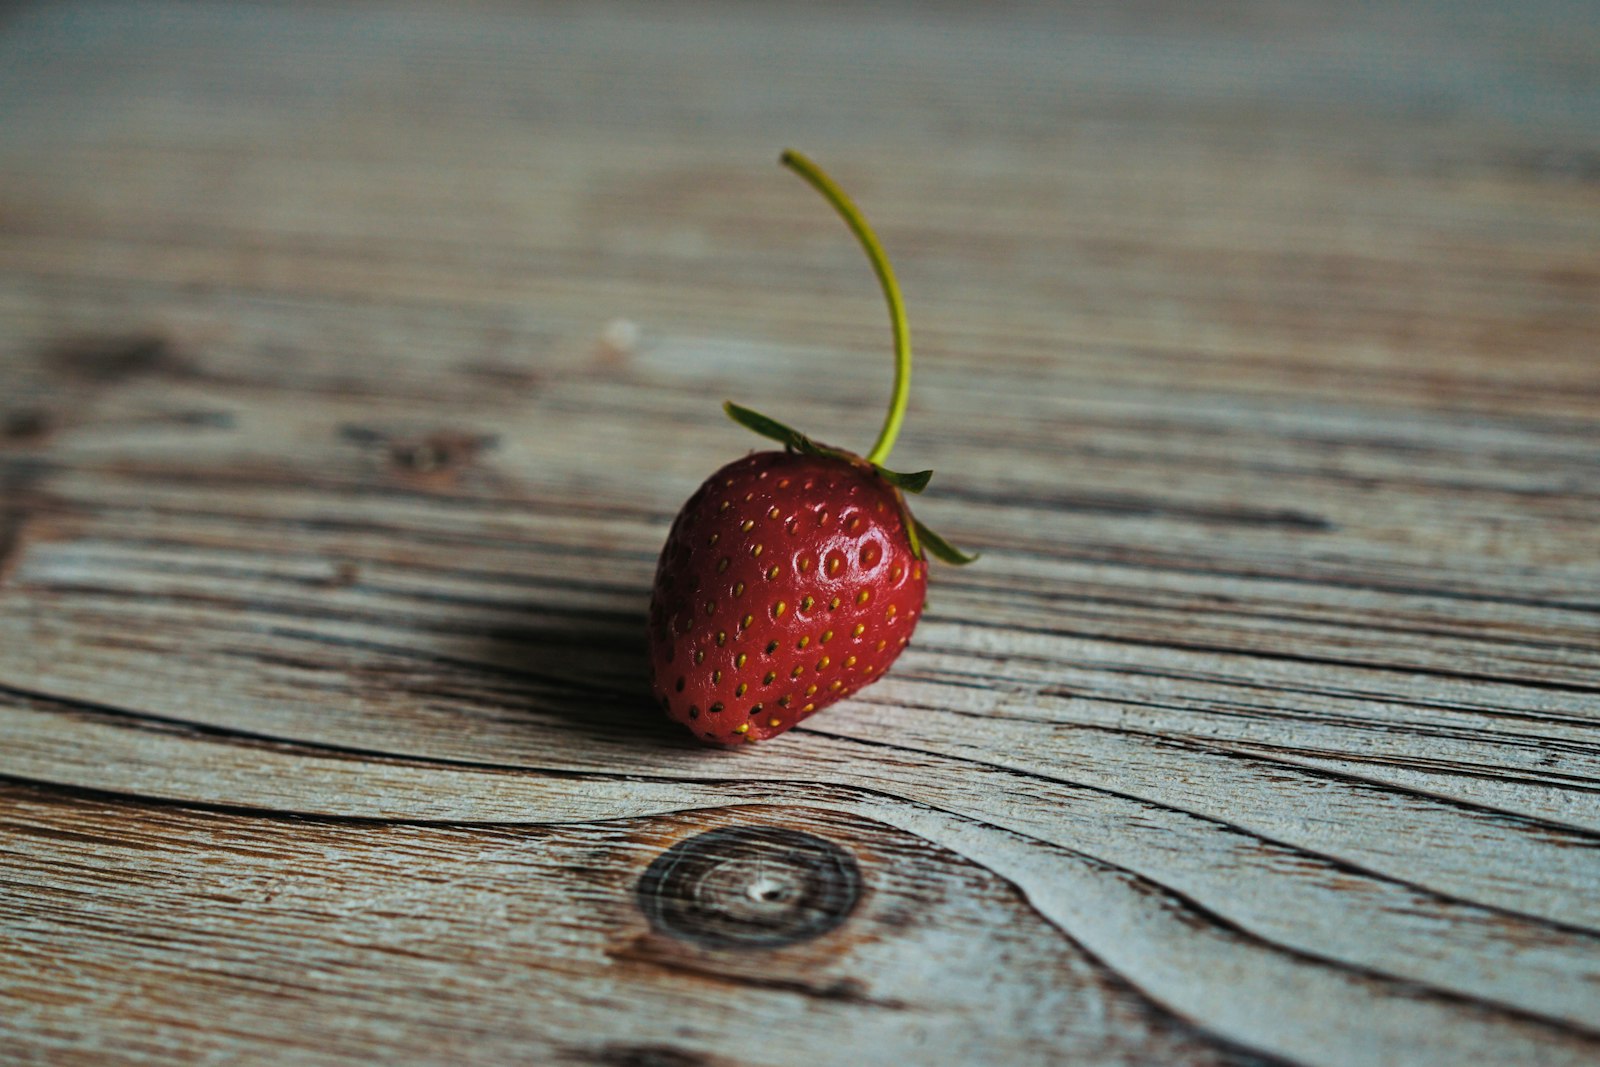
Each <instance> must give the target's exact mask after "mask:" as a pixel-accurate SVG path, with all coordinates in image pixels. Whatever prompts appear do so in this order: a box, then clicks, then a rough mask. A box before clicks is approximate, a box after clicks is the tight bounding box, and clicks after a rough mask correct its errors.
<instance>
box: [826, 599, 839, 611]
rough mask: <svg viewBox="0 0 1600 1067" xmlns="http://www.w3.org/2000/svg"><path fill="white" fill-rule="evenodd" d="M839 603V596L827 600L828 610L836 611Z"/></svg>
mask: <svg viewBox="0 0 1600 1067" xmlns="http://www.w3.org/2000/svg"><path fill="white" fill-rule="evenodd" d="M839 604H840V600H839V598H838V597H834V598H833V599H832V600H830V601H828V610H829V611H838V610H839Z"/></svg>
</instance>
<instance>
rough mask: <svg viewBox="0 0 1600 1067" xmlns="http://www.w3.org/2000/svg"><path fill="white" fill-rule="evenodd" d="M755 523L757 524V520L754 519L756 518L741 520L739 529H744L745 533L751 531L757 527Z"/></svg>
mask: <svg viewBox="0 0 1600 1067" xmlns="http://www.w3.org/2000/svg"><path fill="white" fill-rule="evenodd" d="M755 525H756V520H754V519H746V520H744V521H743V522H741V523H740V524H739V529H741V530H743V531H744V532H745V533H749V532H750V531H751V530H753V529H754V528H755Z"/></svg>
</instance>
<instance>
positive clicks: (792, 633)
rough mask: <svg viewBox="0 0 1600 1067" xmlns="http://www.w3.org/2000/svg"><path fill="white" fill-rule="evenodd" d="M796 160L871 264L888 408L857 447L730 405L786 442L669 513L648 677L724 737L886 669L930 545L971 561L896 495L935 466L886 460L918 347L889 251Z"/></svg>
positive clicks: (744, 733)
mask: <svg viewBox="0 0 1600 1067" xmlns="http://www.w3.org/2000/svg"><path fill="white" fill-rule="evenodd" d="M782 162H783V163H784V165H785V166H787V167H789V168H790V169H792V170H794V171H795V172H796V173H797V174H799V175H800V176H801V177H802V178H804V179H805V180H806V181H807V182H809V183H810V184H811V185H812V186H813V187H814V188H816V189H817V191H818V192H820V193H821V194H822V195H823V197H824V198H826V199H827V200H828V202H829V203H830V204H832V205H833V207H834V208H835V209H836V210H837V211H838V212H839V214H840V215H841V216H843V217H844V220H845V222H846V223H847V224H848V225H849V226H850V229H851V230H852V231H853V232H854V233H855V235H856V237H857V239H858V240H859V241H860V242H861V245H862V247H863V248H864V249H865V250H866V253H867V258H868V259H869V260H870V261H871V263H872V266H873V269H874V270H875V271H876V272H877V275H878V281H879V282H880V283H881V284H882V286H883V292H884V297H885V299H886V300H887V301H888V304H889V315H890V321H891V323H892V325H893V328H894V343H895V383H894V393H893V399H892V400H891V402H890V405H889V414H888V416H887V417H886V418H885V419H884V424H883V429H882V431H881V432H880V433H879V435H878V440H877V442H876V443H875V444H874V445H873V447H872V450H871V451H870V452H869V453H868V454H867V455H866V456H865V457H862V456H858V455H856V454H854V453H852V452H847V451H845V450H844V449H840V448H834V447H832V446H829V445H823V444H820V443H818V442H816V441H813V440H812V439H810V438H808V437H806V436H805V435H804V434H801V433H799V432H798V431H796V430H792V429H790V428H789V427H787V426H785V425H783V424H782V423H780V422H777V421H776V420H774V419H770V418H768V417H766V416H765V415H760V414H757V413H756V412H754V411H751V410H750V409H749V408H744V407H740V406H739V405H737V404H734V403H731V402H730V403H727V404H724V405H723V408H724V410H725V411H726V412H727V413H728V415H729V417H731V418H732V419H733V420H734V421H736V422H738V423H740V424H742V425H744V426H745V427H747V428H749V429H751V430H754V431H755V432H756V433H759V434H761V435H762V436H764V437H769V438H772V439H773V440H776V441H779V442H781V443H782V444H783V445H784V451H782V452H775V451H774V452H757V453H754V454H751V455H748V456H746V457H745V458H743V459H739V460H735V461H734V462H732V463H729V464H728V465H727V466H725V467H723V468H722V469H721V470H719V471H717V472H716V473H715V474H713V475H712V476H711V477H710V478H708V479H707V480H706V481H705V483H704V484H702V485H701V486H700V488H699V489H697V490H696V491H695V493H694V495H693V496H691V497H690V498H689V501H688V503H686V504H684V506H683V510H681V511H680V512H679V513H678V517H677V519H676V520H674V522H673V524H672V531H671V533H670V534H668V536H667V543H666V547H665V548H663V549H662V552H661V560H660V563H659V564H658V565H657V567H656V578H655V585H654V588H653V591H652V593H651V598H650V654H651V668H652V688H653V690H654V693H655V697H656V699H657V701H659V702H660V704H661V706H662V708H663V709H664V710H665V711H666V713H667V714H668V716H670V717H671V718H672V719H674V720H676V721H678V722H680V723H682V724H684V725H685V726H687V727H688V728H689V729H690V730H692V731H693V732H694V733H695V735H696V736H697V737H700V738H701V739H703V740H706V741H710V742H714V743H717V744H724V745H728V744H737V743H742V742H746V741H759V740H763V739H765V738H768V737H773V736H775V735H777V734H781V733H783V732H784V731H786V730H788V729H789V728H790V727H792V726H794V725H795V724H796V723H798V722H800V721H801V720H803V719H805V718H806V717H807V716H809V715H811V714H813V713H814V712H817V711H820V710H821V709H822V708H825V707H827V706H828V705H829V704H832V703H833V702H834V701H836V700H840V699H842V698H844V697H847V696H849V695H851V694H852V693H854V692H856V691H857V690H859V689H860V688H861V687H862V686H865V685H869V684H871V683H872V682H874V681H876V680H878V679H879V678H881V677H883V675H884V673H885V672H886V671H887V670H888V669H889V666H890V665H891V664H892V663H894V661H895V659H896V657H898V656H899V655H900V651H901V650H902V649H903V648H905V647H906V644H907V643H908V642H909V641H910V639H911V631H912V630H913V628H915V626H916V624H917V619H918V618H919V617H920V616H921V614H922V604H923V598H924V595H925V594H926V592H927V563H926V561H925V556H924V553H925V552H932V553H933V554H934V555H936V556H938V557H939V558H940V559H943V560H946V561H948V562H951V563H968V562H971V561H972V560H973V559H975V558H976V557H974V556H969V555H966V554H964V553H962V552H960V551H958V550H957V549H955V548H953V547H952V546H951V545H950V544H949V543H947V542H946V541H944V540H943V539H942V538H940V537H939V536H938V535H936V534H934V533H933V532H932V531H931V530H929V529H928V528H927V527H925V526H923V525H922V524H921V523H920V522H918V521H917V520H916V519H915V518H914V517H912V515H911V512H910V510H909V509H908V508H907V507H906V502H905V498H904V496H903V493H905V492H911V493H920V492H921V491H922V490H923V489H924V488H925V487H926V486H927V484H928V479H929V478H931V477H932V476H933V472H932V471H918V472H916V473H914V474H904V473H900V472H897V471H892V470H889V469H888V468H886V467H884V466H883V461H884V460H885V459H887V458H888V455H889V451H890V449H891V448H892V447H893V446H894V440H895V438H896V437H897V436H898V435H899V432H900V425H901V423H902V421H903V420H904V417H905V409H906V400H907V397H908V395H909V386H910V377H911V345H910V340H909V336H908V330H907V326H906V318H905V310H904V305H903V303H902V301H901V299H900V290H899V286H898V284H897V283H896V282H895V278H894V272H893V270H892V269H891V268H890V266H889V260H888V257H887V256H886V255H884V252H883V249H882V248H881V246H879V244H878V241H877V238H876V236H875V235H874V234H873V233H872V230H871V228H870V227H868V225H867V222H866V220H865V219H864V218H863V217H862V216H861V213H860V211H859V210H857V208H856V207H855V205H854V204H852V203H851V202H850V200H849V198H848V197H846V196H845V195H844V193H843V192H842V191H840V190H839V188H838V186H836V185H835V184H834V183H833V181H832V179H830V178H829V177H828V176H827V175H826V174H824V173H823V172H822V171H821V170H820V169H819V168H818V167H817V166H816V164H814V163H812V162H811V161H810V160H808V159H806V158H805V157H804V156H802V155H800V154H799V153H797V152H792V151H791V152H785V153H784V154H783V157H782Z"/></svg>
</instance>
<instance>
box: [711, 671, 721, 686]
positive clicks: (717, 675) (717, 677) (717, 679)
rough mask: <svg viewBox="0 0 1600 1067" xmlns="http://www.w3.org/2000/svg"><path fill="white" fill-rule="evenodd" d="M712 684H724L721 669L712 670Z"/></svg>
mask: <svg viewBox="0 0 1600 1067" xmlns="http://www.w3.org/2000/svg"><path fill="white" fill-rule="evenodd" d="M711 684H712V685H721V684H722V672H721V671H712V672H711Z"/></svg>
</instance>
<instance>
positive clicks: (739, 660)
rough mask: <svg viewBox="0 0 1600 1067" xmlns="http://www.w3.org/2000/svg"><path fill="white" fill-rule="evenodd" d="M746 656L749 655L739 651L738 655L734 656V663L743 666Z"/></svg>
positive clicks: (736, 665)
mask: <svg viewBox="0 0 1600 1067" xmlns="http://www.w3.org/2000/svg"><path fill="white" fill-rule="evenodd" d="M746 658H747V657H746V656H745V654H744V653H743V652H741V653H739V654H738V655H737V656H735V657H733V665H734V666H735V667H743V666H744V661H745V659H746Z"/></svg>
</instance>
